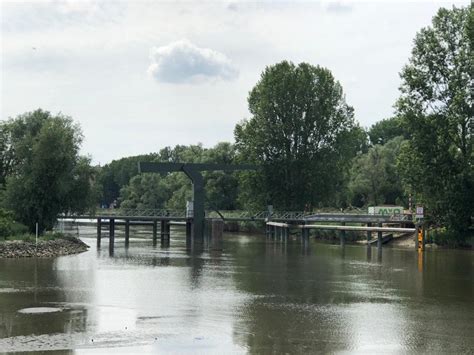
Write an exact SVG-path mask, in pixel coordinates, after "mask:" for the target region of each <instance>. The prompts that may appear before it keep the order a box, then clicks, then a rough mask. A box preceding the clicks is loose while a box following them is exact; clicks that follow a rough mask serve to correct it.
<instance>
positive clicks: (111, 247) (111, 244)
mask: <svg viewBox="0 0 474 355" xmlns="http://www.w3.org/2000/svg"><path fill="white" fill-rule="evenodd" d="M114 243H115V219H113V218H110V219H109V250H111V251H113V250H114Z"/></svg>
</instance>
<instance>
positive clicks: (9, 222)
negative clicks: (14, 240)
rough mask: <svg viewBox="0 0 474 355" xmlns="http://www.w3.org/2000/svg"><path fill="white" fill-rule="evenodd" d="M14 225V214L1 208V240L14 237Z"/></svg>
mask: <svg viewBox="0 0 474 355" xmlns="http://www.w3.org/2000/svg"><path fill="white" fill-rule="evenodd" d="M14 223H15V221H14V220H13V212H10V211H7V210H5V209H3V208H0V238H6V237H9V236H10V235H12V231H13V225H14Z"/></svg>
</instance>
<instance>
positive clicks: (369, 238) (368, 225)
mask: <svg viewBox="0 0 474 355" xmlns="http://www.w3.org/2000/svg"><path fill="white" fill-rule="evenodd" d="M367 227H372V223H370V222H369V223H367ZM371 239H372V232H371V231H367V245H370V240H371Z"/></svg>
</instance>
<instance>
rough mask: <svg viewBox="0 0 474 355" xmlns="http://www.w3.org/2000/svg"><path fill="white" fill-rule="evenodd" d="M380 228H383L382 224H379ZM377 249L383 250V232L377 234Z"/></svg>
mask: <svg viewBox="0 0 474 355" xmlns="http://www.w3.org/2000/svg"><path fill="white" fill-rule="evenodd" d="M378 226H379V227H382V223H379V224H378ZM377 248H382V232H377Z"/></svg>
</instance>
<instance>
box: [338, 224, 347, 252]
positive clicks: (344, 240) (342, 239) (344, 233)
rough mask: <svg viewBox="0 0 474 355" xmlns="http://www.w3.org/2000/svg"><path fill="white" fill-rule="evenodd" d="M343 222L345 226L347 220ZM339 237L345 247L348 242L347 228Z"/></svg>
mask: <svg viewBox="0 0 474 355" xmlns="http://www.w3.org/2000/svg"><path fill="white" fill-rule="evenodd" d="M341 224H342V225H343V226H345V225H346V222H342V223H341ZM339 238H340V243H341V247H343V246H344V245H345V244H346V231H345V230H342V231H341V234H340V235H339Z"/></svg>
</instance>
